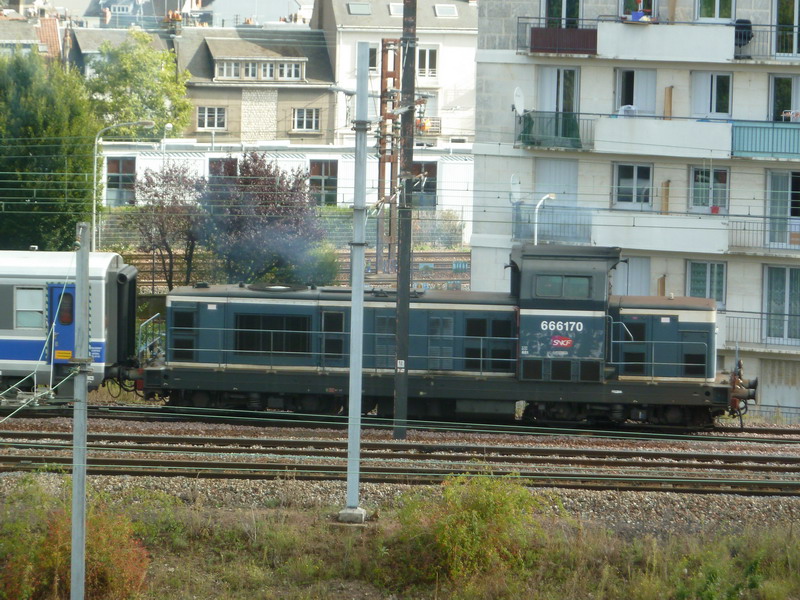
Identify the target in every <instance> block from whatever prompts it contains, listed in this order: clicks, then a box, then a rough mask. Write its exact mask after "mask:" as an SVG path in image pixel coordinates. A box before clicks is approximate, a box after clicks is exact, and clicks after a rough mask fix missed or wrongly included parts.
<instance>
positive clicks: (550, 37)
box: [530, 27, 597, 54]
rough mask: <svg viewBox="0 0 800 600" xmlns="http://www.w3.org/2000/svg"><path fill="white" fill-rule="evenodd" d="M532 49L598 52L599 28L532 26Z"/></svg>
mask: <svg viewBox="0 0 800 600" xmlns="http://www.w3.org/2000/svg"><path fill="white" fill-rule="evenodd" d="M530 51H531V52H551V53H561V54H597V29H563V28H557V27H532V28H531V46H530Z"/></svg>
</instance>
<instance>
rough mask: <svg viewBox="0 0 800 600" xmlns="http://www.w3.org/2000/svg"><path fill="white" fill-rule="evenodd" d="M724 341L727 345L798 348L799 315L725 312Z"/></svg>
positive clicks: (799, 335) (799, 342) (799, 339)
mask: <svg viewBox="0 0 800 600" xmlns="http://www.w3.org/2000/svg"><path fill="white" fill-rule="evenodd" d="M725 331H726V334H725V342H726V343H727V344H728V345H734V344H742V345H748V346H758V347H761V348H767V347H785V346H791V347H794V348H798V349H800V315H794V314H781V313H755V312H728V313H726V326H725Z"/></svg>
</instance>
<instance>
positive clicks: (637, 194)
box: [614, 165, 653, 208]
mask: <svg viewBox="0 0 800 600" xmlns="http://www.w3.org/2000/svg"><path fill="white" fill-rule="evenodd" d="M652 187H653V167H652V166H651V165H614V204H616V205H617V207H619V208H628V207H638V208H650V194H651V189H652Z"/></svg>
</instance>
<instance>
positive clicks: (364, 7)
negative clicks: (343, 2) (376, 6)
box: [347, 2, 372, 15]
mask: <svg viewBox="0 0 800 600" xmlns="http://www.w3.org/2000/svg"><path fill="white" fill-rule="evenodd" d="M347 12H348V13H349V14H351V15H371V14H372V6H371V5H370V3H369V2H348V3H347Z"/></svg>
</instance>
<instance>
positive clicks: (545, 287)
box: [536, 275, 563, 298]
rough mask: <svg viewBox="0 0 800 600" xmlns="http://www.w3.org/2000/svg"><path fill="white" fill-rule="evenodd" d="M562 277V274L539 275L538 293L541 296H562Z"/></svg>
mask: <svg viewBox="0 0 800 600" xmlns="http://www.w3.org/2000/svg"><path fill="white" fill-rule="evenodd" d="M562 279H563V278H562V277H561V275H537V276H536V295H537V296H539V297H541V298H560V297H561V288H562V285H563V282H562Z"/></svg>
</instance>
